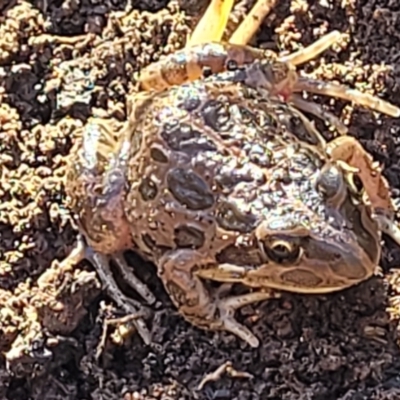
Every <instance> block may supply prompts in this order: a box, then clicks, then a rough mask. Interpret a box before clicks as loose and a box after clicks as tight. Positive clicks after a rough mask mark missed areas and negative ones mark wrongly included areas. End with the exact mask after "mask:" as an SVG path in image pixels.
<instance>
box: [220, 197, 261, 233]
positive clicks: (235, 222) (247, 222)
mask: <svg viewBox="0 0 400 400" xmlns="http://www.w3.org/2000/svg"><path fill="white" fill-rule="evenodd" d="M216 219H217V222H218V225H219V226H220V227H221V228H223V229H225V230H227V231H234V232H241V233H250V232H252V231H253V230H254V228H255V226H256V224H257V218H256V217H255V216H254V215H253V214H251V213H246V212H244V211H243V210H240V209H239V208H238V207H237V206H236V205H235V204H233V203H229V202H228V201H224V202H221V203H220V204H219V206H218V210H217V213H216Z"/></svg>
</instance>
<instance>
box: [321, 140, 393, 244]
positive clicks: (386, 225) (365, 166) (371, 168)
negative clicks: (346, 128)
mask: <svg viewBox="0 0 400 400" xmlns="http://www.w3.org/2000/svg"><path fill="white" fill-rule="evenodd" d="M326 152H327V154H328V155H329V156H330V157H331V158H332V159H333V160H336V161H344V162H345V163H346V164H348V165H350V166H351V167H353V168H356V169H357V170H358V172H357V175H358V177H359V178H360V180H361V181H362V183H363V185H364V189H365V192H366V194H367V195H368V199H369V201H370V203H371V206H372V208H373V210H374V212H375V217H376V219H377V221H378V222H379V224H380V228H381V229H382V231H383V232H385V233H386V234H387V235H389V236H391V237H392V238H393V240H395V241H396V242H397V243H398V244H400V228H399V227H398V225H397V224H396V223H395V221H394V208H393V203H392V200H391V196H390V189H389V184H388V182H387V181H386V179H385V177H384V176H383V175H382V170H381V168H380V167H379V165H378V163H376V162H374V161H373V159H372V156H371V155H370V154H368V153H367V151H366V150H365V149H364V148H363V147H362V145H361V143H360V142H359V141H358V140H357V139H355V138H354V137H351V136H341V137H338V138H336V139H334V140H332V141H331V142H329V143H328V144H327V148H326Z"/></svg>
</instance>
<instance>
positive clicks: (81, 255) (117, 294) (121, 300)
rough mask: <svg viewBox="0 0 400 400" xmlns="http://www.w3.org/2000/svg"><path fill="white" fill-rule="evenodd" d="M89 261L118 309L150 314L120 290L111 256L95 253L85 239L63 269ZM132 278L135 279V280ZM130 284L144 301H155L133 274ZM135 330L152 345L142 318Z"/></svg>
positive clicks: (64, 263)
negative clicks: (114, 274)
mask: <svg viewBox="0 0 400 400" xmlns="http://www.w3.org/2000/svg"><path fill="white" fill-rule="evenodd" d="M120 258H121V256H120V255H117V257H116V260H115V262H116V264H117V265H118V267H119V268H120V269H121V270H122V269H123V268H122V267H124V265H123V264H122V267H121V260H120ZM85 259H86V260H88V261H90V262H91V263H92V265H93V266H94V268H95V269H96V272H97V274H98V276H99V278H100V281H101V283H102V285H103V288H104V289H105V290H106V292H107V294H108V295H109V296H110V297H111V299H112V300H114V301H115V303H116V304H117V306H118V307H120V308H121V309H122V310H124V312H126V313H128V314H132V315H146V314H148V312H147V310H146V309H145V308H144V307H143V306H142V305H141V304H140V303H139V302H138V301H135V300H134V299H131V298H129V297H127V296H125V295H124V294H123V293H122V292H121V290H120V289H119V288H118V286H117V284H116V282H115V280H114V277H113V274H112V271H111V269H110V256H107V255H103V254H100V253H98V252H95V251H93V250H92V249H91V248H90V247H88V246H87V245H86V243H85V241H84V239H83V237H81V236H79V237H78V242H77V245H76V246H75V248H74V249H73V250H72V251H71V253H70V255H69V256H68V257H67V258H65V259H64V260H63V261H62V262H61V267H63V268H73V267H74V266H75V265H76V264H78V263H79V262H80V261H83V260H85ZM132 276H133V277H134V278H133V279H130V278H132ZM129 279H130V280H128V283H129V284H131V285H132V288H133V289H135V290H137V291H138V292H139V293H140V294H141V295H142V296H143V294H144V296H143V298H144V299H146V300H147V301H149V300H150V301H151V300H152V299H154V296H153V295H152V294H150V296H149V293H150V292H149V290H148V289H147V288H146V286H145V285H144V284H143V283H142V282H140V281H139V280H138V279H137V278H136V277H135V276H134V275H133V273H132V272H130V273H129ZM133 324H134V326H135V328H136V329H137V331H138V333H139V335H140V336H141V337H142V339H143V341H144V342H145V343H146V344H150V342H151V335H150V332H149V330H148V328H147V326H146V324H145V322H144V320H143V319H142V318H137V319H135V320H134V321H133Z"/></svg>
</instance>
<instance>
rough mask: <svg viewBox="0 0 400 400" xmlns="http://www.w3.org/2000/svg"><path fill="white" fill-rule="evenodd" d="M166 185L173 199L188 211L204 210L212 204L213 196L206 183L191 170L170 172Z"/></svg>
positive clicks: (179, 169) (173, 170)
mask: <svg viewBox="0 0 400 400" xmlns="http://www.w3.org/2000/svg"><path fill="white" fill-rule="evenodd" d="M167 185H168V189H169V190H170V192H171V194H172V195H173V196H174V197H175V199H176V200H178V201H179V202H180V203H181V204H183V205H185V206H186V207H187V208H189V209H190V210H204V209H207V208H210V207H211V206H212V205H213V204H214V195H213V194H212V192H211V190H210V188H209V187H208V185H207V183H206V182H205V181H203V179H201V178H200V176H198V175H197V174H195V173H194V172H193V171H191V170H186V169H184V168H175V169H172V170H170V171H169V172H168V175H167Z"/></svg>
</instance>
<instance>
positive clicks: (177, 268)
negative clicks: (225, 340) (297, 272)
mask: <svg viewBox="0 0 400 400" xmlns="http://www.w3.org/2000/svg"><path fill="white" fill-rule="evenodd" d="M210 264H215V260H213V259H212V258H210V259H205V258H204V256H203V255H202V254H201V253H199V252H197V251H195V250H189V249H180V250H176V251H171V252H169V253H166V254H165V255H164V256H163V257H162V258H161V260H160V262H159V271H160V274H159V276H160V278H161V280H162V281H163V283H164V286H165V289H166V290H167V292H168V294H169V296H170V298H171V300H172V301H173V303H174V304H175V306H176V307H177V308H178V310H179V312H180V313H181V314H182V316H183V317H184V318H185V319H186V320H187V321H189V322H190V323H192V324H193V325H195V326H198V327H200V328H202V329H209V330H225V331H229V332H231V333H233V334H234V335H236V336H238V337H240V338H241V339H242V340H244V341H246V342H247V343H248V344H249V345H250V346H252V347H258V345H259V340H258V339H257V338H256V336H254V334H253V333H252V332H251V331H250V330H249V329H248V328H247V327H246V326H244V325H242V324H241V323H239V322H238V321H237V320H236V319H235V317H234V313H235V311H236V310H237V309H238V308H240V307H243V306H244V305H247V304H251V303H255V302H258V301H262V300H266V299H270V298H271V297H273V294H271V292H263V291H257V292H252V293H248V294H245V295H242V296H225V293H224V297H222V298H221V296H222V293H223V292H225V289H226V287H224V290H222V291H221V292H218V290H217V291H212V290H208V288H207V287H206V285H205V284H204V281H203V280H202V279H200V277H199V274H198V272H199V271H198V270H199V269H200V270H202V267H203V266H205V265H210Z"/></svg>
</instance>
